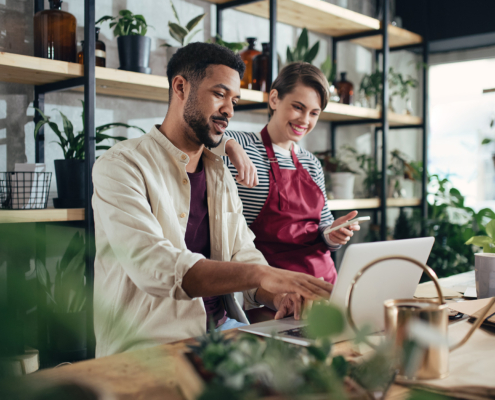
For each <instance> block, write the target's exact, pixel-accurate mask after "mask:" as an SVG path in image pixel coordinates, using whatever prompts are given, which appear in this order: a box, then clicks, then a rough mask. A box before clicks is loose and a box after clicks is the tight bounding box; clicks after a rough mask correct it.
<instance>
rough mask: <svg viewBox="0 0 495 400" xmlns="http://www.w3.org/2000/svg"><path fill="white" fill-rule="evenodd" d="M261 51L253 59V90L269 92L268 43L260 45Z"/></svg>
mask: <svg viewBox="0 0 495 400" xmlns="http://www.w3.org/2000/svg"><path fill="white" fill-rule="evenodd" d="M261 46H262V47H263V51H262V53H261V54H260V55H258V56H256V57H255V58H254V59H253V89H254V90H261V91H262V92H269V91H270V87H269V86H268V76H269V73H270V43H261Z"/></svg>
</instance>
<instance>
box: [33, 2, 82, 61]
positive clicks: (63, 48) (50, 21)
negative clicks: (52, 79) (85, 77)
mask: <svg viewBox="0 0 495 400" xmlns="http://www.w3.org/2000/svg"><path fill="white" fill-rule="evenodd" d="M61 8H62V0H50V9H49V10H43V11H39V12H37V13H36V15H35V16H34V55H35V56H36V57H43V58H49V59H51V60H61V61H69V62H76V53H77V47H76V25H77V23H76V17H74V16H73V15H72V14H69V13H68V12H65V11H62V10H61Z"/></svg>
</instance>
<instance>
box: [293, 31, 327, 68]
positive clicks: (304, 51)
mask: <svg viewBox="0 0 495 400" xmlns="http://www.w3.org/2000/svg"><path fill="white" fill-rule="evenodd" d="M319 50H320V41H319V40H318V41H317V42H316V43H315V44H314V45H313V46H312V47H311V48H310V47H309V36H308V30H307V29H306V28H303V30H302V32H301V34H300V35H299V38H298V39H297V43H296V47H294V48H293V49H291V48H290V47H289V46H287V63H291V62H295V61H303V62H307V63H310V64H311V63H312V62H313V60H314V59H315V58H316V56H317V55H318V51H319Z"/></svg>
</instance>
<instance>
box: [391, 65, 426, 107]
mask: <svg viewBox="0 0 495 400" xmlns="http://www.w3.org/2000/svg"><path fill="white" fill-rule="evenodd" d="M388 79H389V85H390V97H389V101H388V106H389V109H390V111H392V112H395V109H394V106H393V98H394V96H400V98H401V99H405V100H406V108H405V110H404V114H407V115H411V114H412V104H411V99H410V97H409V88H416V87H418V85H419V82H418V80H417V79H414V78H412V77H411V76H409V77H408V78H407V79H406V78H404V77H403V76H402V74H401V73H400V72H395V71H394V70H393V68H392V67H390V70H389V78H388Z"/></svg>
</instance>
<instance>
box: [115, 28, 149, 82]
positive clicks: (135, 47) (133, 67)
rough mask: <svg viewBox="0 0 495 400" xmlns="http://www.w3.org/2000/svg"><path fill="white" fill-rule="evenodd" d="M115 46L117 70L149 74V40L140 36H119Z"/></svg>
mask: <svg viewBox="0 0 495 400" xmlns="http://www.w3.org/2000/svg"><path fill="white" fill-rule="evenodd" d="M117 46H118V48H119V61H120V67H119V69H123V70H125V71H133V72H141V73H144V74H151V68H150V67H149V63H150V49H151V38H149V37H148V36H140V35H133V36H119V37H118V38H117Z"/></svg>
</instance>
